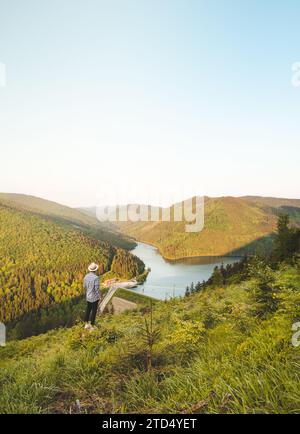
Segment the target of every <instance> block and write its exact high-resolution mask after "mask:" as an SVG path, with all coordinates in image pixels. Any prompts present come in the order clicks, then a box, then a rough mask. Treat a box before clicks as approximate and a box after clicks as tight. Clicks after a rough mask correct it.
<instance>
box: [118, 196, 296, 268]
mask: <svg viewBox="0 0 300 434" xmlns="http://www.w3.org/2000/svg"><path fill="white" fill-rule="evenodd" d="M261 199H262V198H261ZM274 200H275V199H274ZM278 201H279V202H278V203H277V204H278V206H276V207H275V206H274V207H271V206H270V205H269V202H268V201H267V203H264V202H263V201H259V200H257V198H255V200H254V199H251V200H250V199H247V198H236V197H221V198H208V197H207V198H205V223H204V224H205V225H204V229H203V230H202V231H201V232H195V233H187V232H185V224H186V222H174V221H171V222H163V221H158V222H151V221H149V222H131V221H128V222H125V223H123V222H119V223H118V227H119V228H120V230H121V231H122V232H124V233H125V234H127V235H129V236H132V237H134V238H135V239H137V240H138V241H143V242H146V243H150V244H153V245H155V246H156V247H158V249H159V251H160V252H161V254H162V255H163V256H164V257H166V258H169V259H178V258H182V257H189V256H222V255H243V254H245V253H250V254H253V253H256V252H267V251H270V250H271V247H272V243H273V235H274V232H275V230H276V222H277V218H278V215H279V214H280V213H282V212H284V213H288V214H289V215H290V216H291V221H292V223H293V224H294V225H298V226H299V225H300V208H297V207H295V205H296V204H298V202H299V201H298V202H297V201H296V200H294V201H291V202H289V201H288V200H287V199H285V200H281V201H280V200H279V199H278ZM271 203H274V201H273V202H272V201H271ZM289 203H290V205H291V206H287V204H289ZM281 207H282V208H281ZM171 214H172V208H171Z"/></svg>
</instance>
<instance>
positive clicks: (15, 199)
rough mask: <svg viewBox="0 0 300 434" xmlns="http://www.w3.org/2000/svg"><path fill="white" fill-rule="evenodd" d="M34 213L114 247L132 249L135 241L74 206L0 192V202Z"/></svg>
mask: <svg viewBox="0 0 300 434" xmlns="http://www.w3.org/2000/svg"><path fill="white" fill-rule="evenodd" d="M1 203H2V204H3V205H6V206H10V207H12V208H15V209H18V210H21V211H28V212H30V213H35V214H36V215H39V216H41V217H43V218H46V219H51V220H53V221H55V222H56V223H62V224H67V225H72V226H73V227H74V228H75V229H76V228H77V229H79V230H80V231H82V232H83V233H85V234H86V235H88V236H91V237H92V238H96V239H98V240H99V241H104V242H108V243H109V244H112V245H114V246H116V247H121V248H124V249H132V248H133V247H134V246H135V243H134V242H133V241H132V240H129V239H128V237H126V236H125V235H124V234H123V235H122V234H120V233H116V232H114V231H113V230H112V227H110V226H109V225H106V224H105V223H101V222H99V221H98V220H97V219H96V216H92V215H89V214H87V213H84V212H82V211H81V210H79V209H76V208H70V207H68V206H65V205H61V204H59V203H57V202H53V201H50V200H46V199H42V198H40V197H36V196H30V195H25V194H15V193H0V204H1Z"/></svg>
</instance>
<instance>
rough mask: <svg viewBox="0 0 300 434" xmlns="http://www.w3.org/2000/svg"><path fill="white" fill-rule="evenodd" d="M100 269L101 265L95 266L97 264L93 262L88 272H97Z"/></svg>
mask: <svg viewBox="0 0 300 434" xmlns="http://www.w3.org/2000/svg"><path fill="white" fill-rule="evenodd" d="M98 268H99V265H97V264H95V262H92V263H91V264H90V265H89V266H88V270H89V271H97V270H98Z"/></svg>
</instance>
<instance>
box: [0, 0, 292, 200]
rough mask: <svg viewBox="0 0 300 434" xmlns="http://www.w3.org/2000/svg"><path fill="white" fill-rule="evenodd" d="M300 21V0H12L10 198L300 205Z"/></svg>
mask: <svg viewBox="0 0 300 434" xmlns="http://www.w3.org/2000/svg"><path fill="white" fill-rule="evenodd" d="M299 20H300V3H299V1H298V0H295V1H291V0H288V1H281V2H280V1H274V0H264V1H259V0H251V1H250V0H248V1H246V0H223V1H221V0H210V1H201V0H198V1H192V0H181V1H178V0H172V1H171V0H151V1H150V0H148V1H143V0H139V1H137V0H118V1H116V0H107V1H102V0H97V1H96V0H85V1H83V0H51V1H50V0H47V1H46V0H35V1H33V0H26V1H24V0H0V62H3V63H5V65H6V71H7V85H6V87H0V143H1V154H0V155H1V170H0V191H7V192H20V193H27V194H34V195H37V196H42V197H46V198H48V199H52V200H56V201H58V202H62V203H65V204H68V205H71V206H78V205H92V204H98V203H99V202H103V201H104V200H105V201H106V202H107V201H108V200H110V201H111V202H114V201H115V200H118V198H120V196H121V198H122V199H123V200H124V201H127V200H128V201H132V200H139V201H143V202H146V201H152V202H158V200H159V198H160V199H161V200H162V201H165V202H168V201H171V200H179V199H181V198H183V197H185V196H190V195H192V194H199V195H201V194H207V195H212V196H221V195H234V196H237V195H244V194H258V195H270V196H285V197H299V162H300V151H299V149H300V146H299V145H300V134H299V133H300V122H299V118H300V88H298V89H297V88H295V87H293V86H292V85H291V65H292V64H293V63H294V62H296V61H299V60H300V43H299V42H300V28H299ZM118 195H119V196H118Z"/></svg>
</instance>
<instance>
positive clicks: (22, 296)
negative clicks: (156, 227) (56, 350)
mask: <svg viewBox="0 0 300 434" xmlns="http://www.w3.org/2000/svg"><path fill="white" fill-rule="evenodd" d="M92 261H95V262H97V263H98V264H99V271H100V274H103V273H106V272H108V271H111V272H113V273H114V274H115V275H117V276H122V277H126V278H131V277H133V276H137V275H138V274H140V273H142V272H143V270H144V265H143V263H142V262H141V261H140V260H139V259H138V258H136V257H135V256H133V255H131V254H130V253H129V252H127V251H124V250H122V249H120V248H116V247H113V246H111V245H110V244H108V243H107V242H101V241H98V240H95V239H92V238H90V237H88V236H86V235H85V234H83V233H82V232H80V231H78V230H76V229H74V228H73V227H72V226H70V225H66V224H59V223H55V222H53V221H51V220H49V219H43V218H42V217H40V216H37V215H34V214H32V213H30V212H28V211H23V210H19V209H15V208H12V207H10V206H7V205H3V204H0V322H4V323H10V322H11V321H13V320H16V319H17V318H20V317H22V318H23V319H24V320H25V322H26V321H27V322H28V323H29V324H31V325H33V324H35V325H36V324H37V321H30V318H31V319H33V317H34V316H35V319H37V316H38V317H39V320H41V321H42V322H44V323H45V320H44V321H43V320H42V319H41V315H42V314H41V312H39V309H40V308H47V311H43V315H44V316H45V315H46V312H49V309H48V308H49V307H50V306H51V309H50V312H52V321H50V322H51V323H52V326H53V325H54V324H53V322H54V323H55V325H59V321H55V320H53V317H55V316H57V311H58V310H61V311H62V315H61V316H63V317H64V318H65V319H64V321H65V323H66V318H68V315H67V314H66V311H65V310H66V309H67V311H70V312H73V310H74V309H73V308H72V306H74V305H76V303H74V301H75V300H77V299H80V297H81V296H82V295H83V288H82V279H83V277H84V275H85V273H86V268H87V265H88V264H89V263H90V262H92ZM70 299H72V300H74V301H73V304H70V305H69V304H68V303H67V302H68V300H70ZM55 306H56V308H55ZM28 313H30V316H29V317H26V314H28ZM24 315H25V318H24ZM58 317H60V315H58ZM38 323H39V321H38ZM23 325H24V324H23ZM19 328H22V327H19ZM25 329H26V327H25ZM24 334H25V335H26V331H25V330H24V327H23V333H22V334H21V336H22V335H24ZM17 336H20V334H19V335H18V334H17Z"/></svg>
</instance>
